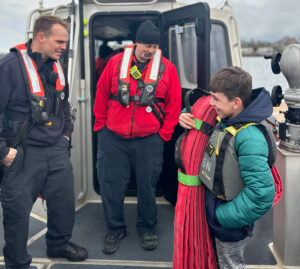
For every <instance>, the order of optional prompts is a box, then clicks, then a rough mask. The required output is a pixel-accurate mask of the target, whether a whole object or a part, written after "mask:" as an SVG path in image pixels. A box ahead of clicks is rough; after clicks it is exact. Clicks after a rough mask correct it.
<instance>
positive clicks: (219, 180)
mask: <svg viewBox="0 0 300 269" xmlns="http://www.w3.org/2000/svg"><path fill="white" fill-rule="evenodd" d="M231 138H232V133H230V132H226V133H225V136H224V138H223V141H222V143H221V145H220V146H219V148H218V151H219V154H218V155H217V156H216V168H215V176H214V185H213V189H212V191H213V193H217V194H218V195H220V194H221V195H224V194H225V189H224V182H223V177H222V167H223V163H224V160H225V150H226V148H227V146H228V144H229V140H230V139H231ZM207 146H209V144H207Z"/></svg>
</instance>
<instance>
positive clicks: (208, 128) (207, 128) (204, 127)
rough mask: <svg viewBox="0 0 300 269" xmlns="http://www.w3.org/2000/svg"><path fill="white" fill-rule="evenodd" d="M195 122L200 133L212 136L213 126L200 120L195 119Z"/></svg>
mask: <svg viewBox="0 0 300 269" xmlns="http://www.w3.org/2000/svg"><path fill="white" fill-rule="evenodd" d="M193 120H194V121H195V125H196V127H195V129H197V130H198V131H200V132H202V133H204V134H207V135H208V136H210V135H211V134H212V132H213V130H214V126H212V125H211V124H209V123H207V122H206V121H203V120H199V119H196V118H193Z"/></svg>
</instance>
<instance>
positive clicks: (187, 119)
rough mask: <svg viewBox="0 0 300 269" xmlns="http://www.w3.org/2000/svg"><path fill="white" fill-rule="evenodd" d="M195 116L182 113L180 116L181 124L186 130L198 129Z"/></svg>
mask: <svg viewBox="0 0 300 269" xmlns="http://www.w3.org/2000/svg"><path fill="white" fill-rule="evenodd" d="M193 118H194V115H192V114H190V113H181V114H180V116H179V124H180V126H181V127H183V128H185V129H193V128H195V127H196V125H195V121H194V120H193Z"/></svg>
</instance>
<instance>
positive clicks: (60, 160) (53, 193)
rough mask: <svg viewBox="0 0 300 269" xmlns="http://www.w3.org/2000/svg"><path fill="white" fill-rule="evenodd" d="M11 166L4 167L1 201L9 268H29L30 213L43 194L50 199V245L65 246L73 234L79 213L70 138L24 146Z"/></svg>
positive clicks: (5, 254)
mask: <svg viewBox="0 0 300 269" xmlns="http://www.w3.org/2000/svg"><path fill="white" fill-rule="evenodd" d="M17 150H18V152H17V156H16V158H15V160H14V161H13V163H12V164H11V166H10V167H8V168H7V167H5V168H4V174H3V179H2V183H1V203H2V208H3V226H4V239H5V246H4V249H3V253H4V260H5V265H6V268H22V269H23V268H24V269H25V268H29V264H30V263H31V256H30V255H29V254H28V252H27V239H28V226H29V215H30V212H31V209H32V206H33V204H34V202H35V201H36V199H37V197H38V195H39V194H42V196H43V198H44V199H46V202H47V217H48V222H47V228H48V231H47V234H46V243H47V247H48V248H55V249H59V248H63V247H64V246H65V245H66V243H67V242H68V241H69V239H70V238H71V235H72V229H73V226H74V217H75V199H74V180H73V170H72V165H71V163H70V159H69V141H68V140H67V139H66V138H65V137H62V138H61V139H60V141H59V142H58V143H57V144H55V145H52V146H48V147H32V146H27V151H26V156H25V159H24V152H23V150H22V148H18V149H17Z"/></svg>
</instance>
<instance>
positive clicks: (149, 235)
mask: <svg viewBox="0 0 300 269" xmlns="http://www.w3.org/2000/svg"><path fill="white" fill-rule="evenodd" d="M157 246H158V236H157V234H155V233H153V232H146V233H144V234H143V235H142V247H143V249H146V250H153V249H156V248H157Z"/></svg>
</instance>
